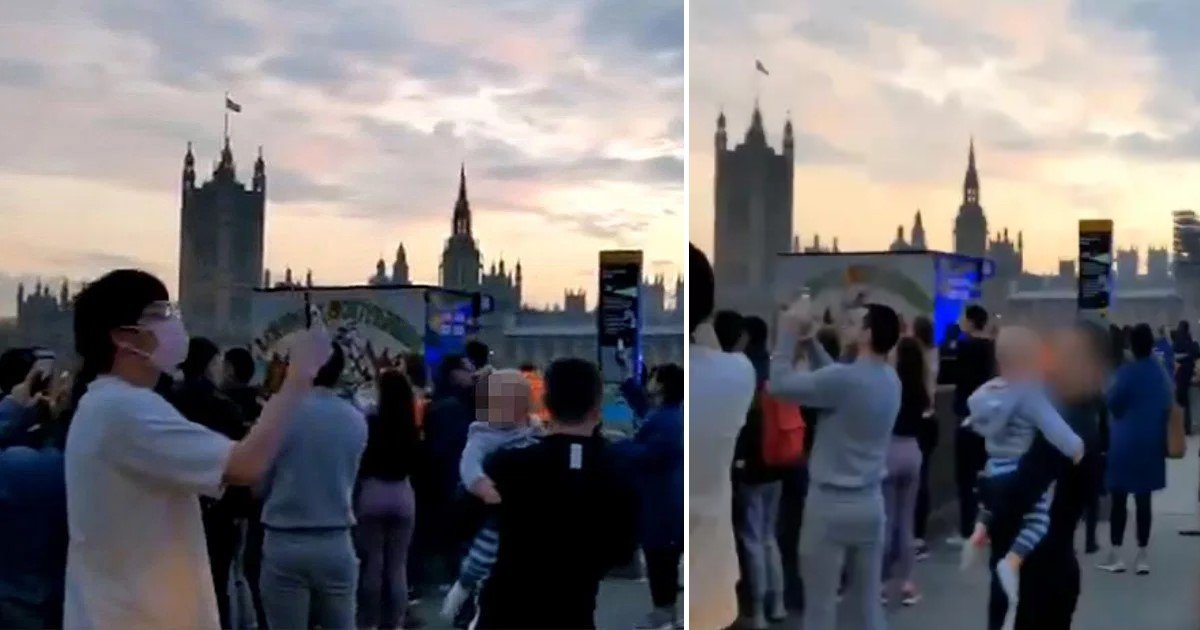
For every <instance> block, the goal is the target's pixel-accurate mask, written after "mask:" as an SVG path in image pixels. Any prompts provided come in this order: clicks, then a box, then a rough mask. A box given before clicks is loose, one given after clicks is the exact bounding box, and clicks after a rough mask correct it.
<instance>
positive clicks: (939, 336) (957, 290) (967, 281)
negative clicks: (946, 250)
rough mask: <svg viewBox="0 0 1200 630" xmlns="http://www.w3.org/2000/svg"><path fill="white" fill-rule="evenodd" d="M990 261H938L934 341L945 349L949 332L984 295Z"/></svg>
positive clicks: (942, 257) (953, 258)
mask: <svg viewBox="0 0 1200 630" xmlns="http://www.w3.org/2000/svg"><path fill="white" fill-rule="evenodd" d="M989 264H990V263H989V261H987V260H985V259H983V258H973V257H970V256H957V255H950V254H939V255H937V258H936V259H935V261H934V265H935V268H936V270H935V277H936V290H935V292H934V295H933V341H934V343H936V344H938V345H941V343H942V341H943V340H945V338H946V330H947V329H948V328H949V327H950V326H951V325H952V324H955V323H957V322H958V320H959V318H961V317H962V313H963V310H965V309H966V308H967V305H968V304H970V303H971V302H974V301H976V300H978V299H979V298H980V296H981V295H982V288H983V280H984V278H985V277H986V275H985V274H986V272H987V271H988V269H987V267H988V266H989Z"/></svg>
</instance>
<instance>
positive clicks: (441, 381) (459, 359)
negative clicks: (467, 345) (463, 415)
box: [433, 354, 467, 396]
mask: <svg viewBox="0 0 1200 630" xmlns="http://www.w3.org/2000/svg"><path fill="white" fill-rule="evenodd" d="M466 360H467V358H466V357H465V356H463V355H461V354H447V355H446V356H444V357H442V362H441V363H438V366H437V371H436V372H435V373H434V376H433V393H434V395H435V396H443V395H446V394H452V393H455V392H457V391H458V390H457V386H456V385H455V384H454V383H452V382H451V378H450V375H451V374H453V373H454V372H455V371H456V370H466V369H467V367H466V366H465V365H464V363H465V362H466Z"/></svg>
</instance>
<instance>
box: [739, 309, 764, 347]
mask: <svg viewBox="0 0 1200 630" xmlns="http://www.w3.org/2000/svg"><path fill="white" fill-rule="evenodd" d="M742 327H743V328H744V329H745V330H746V338H747V341H746V347H747V348H766V347H767V322H766V320H764V319H763V318H761V317H759V316H757V315H751V316H749V317H747V318H745V319H743V320H742Z"/></svg>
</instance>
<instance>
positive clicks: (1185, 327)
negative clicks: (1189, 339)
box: [1177, 319, 1191, 335]
mask: <svg viewBox="0 0 1200 630" xmlns="http://www.w3.org/2000/svg"><path fill="white" fill-rule="evenodd" d="M1177 330H1178V331H1179V332H1180V333H1183V334H1185V335H1186V334H1188V333H1189V332H1190V331H1191V326H1190V325H1189V324H1188V322H1187V320H1186V319H1181V320H1179V328H1178V329H1177Z"/></svg>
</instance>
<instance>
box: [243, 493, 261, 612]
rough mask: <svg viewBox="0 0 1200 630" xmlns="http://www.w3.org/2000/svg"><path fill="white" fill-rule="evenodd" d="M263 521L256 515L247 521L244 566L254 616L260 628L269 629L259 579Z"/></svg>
mask: <svg viewBox="0 0 1200 630" xmlns="http://www.w3.org/2000/svg"><path fill="white" fill-rule="evenodd" d="M262 546H263V527H262V522H261V521H259V520H258V516H257V515H255V516H254V518H251V519H249V520H248V522H247V523H246V545H245V546H244V547H243V548H242V567H243V568H244V569H245V571H246V576H245V577H246V585H247V586H248V587H249V588H250V599H251V600H253V604H254V618H255V619H256V620H257V621H258V630H267V613H266V612H265V610H264V609H263V603H262V591H261V590H260V589H259V586H258V580H259V577H260V575H259V574H260V573H261V572H262Z"/></svg>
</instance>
